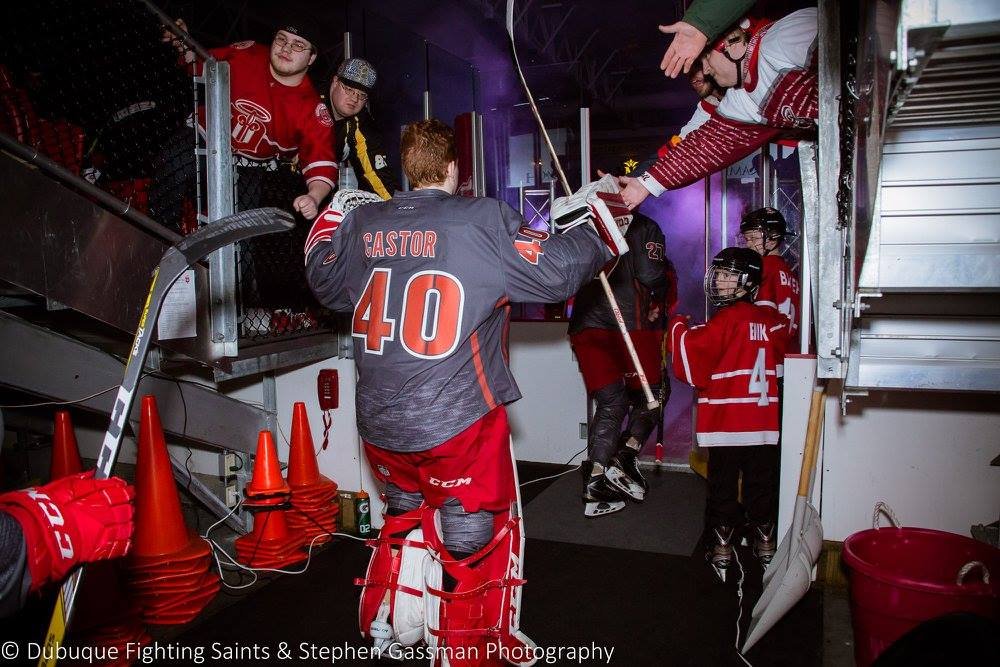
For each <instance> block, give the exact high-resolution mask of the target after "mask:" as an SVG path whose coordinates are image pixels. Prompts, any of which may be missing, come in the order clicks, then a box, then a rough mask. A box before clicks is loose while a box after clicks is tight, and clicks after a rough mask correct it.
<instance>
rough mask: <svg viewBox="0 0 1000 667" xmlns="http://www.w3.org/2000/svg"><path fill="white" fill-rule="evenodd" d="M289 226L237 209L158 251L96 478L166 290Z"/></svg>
mask: <svg viewBox="0 0 1000 667" xmlns="http://www.w3.org/2000/svg"><path fill="white" fill-rule="evenodd" d="M294 226H295V219H294V218H293V217H292V215H291V214H290V213H287V212H285V211H282V210H281V209H277V208H258V209H251V210H249V211H240V212H239V213H234V214H233V215H229V216H226V217H225V218H220V219H219V220H216V221H215V222H212V223H209V224H207V225H205V226H204V227H202V228H201V229H199V230H198V231H196V232H194V233H193V234H190V235H189V236H186V237H184V238H183V239H182V240H181V241H180V242H179V243H177V245H175V246H172V247H170V248H168V249H167V251H166V252H165V253H163V258H162V259H161V260H160V263H159V264H158V265H157V267H156V268H155V269H153V278H152V281H151V283H150V285H149V293H148V294H147V295H146V303H145V305H144V306H143V308H142V313H141V314H140V316H139V325H138V327H137V328H136V331H135V339H134V341H133V343H132V349H131V351H130V353H129V356H128V360H127V361H126V362H125V376H124V378H123V379H122V384H121V386H120V387H119V388H118V395H117V397H116V398H115V404H114V408H112V411H111V422H110V423H109V424H108V430H107V431H105V433H104V441H103V442H102V443H101V451H100V453H99V454H98V456H97V470H96V472H95V477H97V478H98V479H107V478H108V477H110V476H111V470H112V468H114V465H115V460H116V459H117V458H118V449H119V447H120V446H121V442H122V436H123V434H124V430H125V422H126V420H127V419H128V415H129V413H130V412H131V411H132V403H133V402H134V400H135V390H136V388H137V387H138V385H139V377H140V374H141V373H142V367H143V364H145V362H146V353H147V352H148V351H149V344H150V341H151V340H152V338H153V325H154V324H155V323H156V318H157V317H158V316H159V314H160V308H161V307H162V306H163V300H164V298H165V297H166V295H167V292H168V291H169V290H170V287H171V286H172V285H173V284H174V283H175V282H176V281H177V279H178V278H179V277H180V276H181V274H182V273H184V271H186V270H187V268H188V267H189V266H191V265H192V264H195V263H196V262H198V261H200V260H202V259H204V258H205V257H207V256H208V255H210V254H212V253H213V252H215V251H216V250H218V249H220V248H224V247H225V246H227V245H230V244H231V243H236V242H237V241H245V240H246V239H249V238H253V237H255V236H261V235H263V234H273V233H274V232H284V231H288V230H289V229H292V228H293V227H294ZM82 573H83V568H79V569H77V570H76V572H74V573H73V574H72V575H70V576H69V578H67V579H66V581H65V582H64V583H63V585H62V588H61V589H60V591H59V597H58V599H57V600H56V605H55V608H54V609H53V610H52V618H51V620H50V621H49V630H48V632H47V633H46V634H45V643H44V645H43V646H42V650H41V652H40V653H41V655H40V657H39V660H38V664H39V667H43V666H45V667H54V665H55V664H56V662H57V659H58V649H59V646H60V645H61V644H62V643H63V639H64V638H65V636H66V628H67V626H68V625H69V621H70V617H71V616H72V613H73V603H74V602H75V601H76V593H77V590H79V586H80V579H81V576H82Z"/></svg>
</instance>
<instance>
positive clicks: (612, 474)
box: [604, 466, 646, 501]
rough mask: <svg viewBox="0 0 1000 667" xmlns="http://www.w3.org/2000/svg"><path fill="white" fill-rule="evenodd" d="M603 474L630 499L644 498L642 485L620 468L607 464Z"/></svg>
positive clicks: (644, 493) (639, 499)
mask: <svg viewBox="0 0 1000 667" xmlns="http://www.w3.org/2000/svg"><path fill="white" fill-rule="evenodd" d="M604 476H605V477H607V478H608V481H609V482H611V484H612V486H614V487H615V488H616V489H618V490H619V491H621V492H622V493H624V494H626V495H628V497H629V498H631V499H632V500H638V501H642V500H643V499H645V497H646V492H645V491H643V489H642V486H641V485H640V484H637V483H636V482H633V481H632V478H630V477H629V476H628V475H626V474H625V473H624V472H622V470H621V469H620V468H616V467H615V466H609V467H608V468H606V469H605V471H604Z"/></svg>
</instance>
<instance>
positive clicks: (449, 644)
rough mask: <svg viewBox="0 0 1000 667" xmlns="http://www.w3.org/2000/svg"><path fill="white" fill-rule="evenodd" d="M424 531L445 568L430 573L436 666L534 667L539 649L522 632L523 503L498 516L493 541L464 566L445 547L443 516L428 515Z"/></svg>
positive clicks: (428, 635) (429, 626)
mask: <svg viewBox="0 0 1000 667" xmlns="http://www.w3.org/2000/svg"><path fill="white" fill-rule="evenodd" d="M423 526H424V536H425V543H426V544H427V549H428V552H429V553H430V556H431V559H432V560H434V561H436V562H438V563H439V564H440V568H439V569H437V570H436V571H430V572H427V571H425V573H426V574H427V576H426V577H425V589H426V595H425V597H424V601H425V618H426V631H425V636H424V638H425V640H426V642H427V645H428V646H429V647H431V648H432V649H434V650H432V652H431V653H432V663H431V664H432V665H438V666H439V667H481V666H483V665H491V666H493V665H502V664H504V663H510V664H513V665H520V666H522V667H529V666H530V665H533V664H534V663H535V661H536V659H537V657H536V655H535V654H536V649H537V647H536V646H535V643H534V642H533V641H531V639H529V638H528V637H527V636H525V635H524V633H522V632H521V630H520V621H521V588H522V586H523V585H524V583H525V579H524V578H523V570H524V561H523V555H524V532H523V530H522V524H521V517H520V503H519V502H517V501H515V502H512V503H511V507H510V510H508V511H505V512H499V513H497V514H495V515H494V521H493V528H494V535H493V538H492V539H491V540H490V542H489V543H488V544H486V546H484V547H483V548H482V549H480V550H479V551H478V552H476V553H475V554H473V555H471V556H469V557H468V558H464V559H462V560H455V559H454V558H453V557H452V556H451V554H450V553H449V552H448V550H447V548H446V547H445V546H444V543H443V541H442V536H441V526H440V515H439V513H438V511H437V510H435V509H432V508H428V509H427V510H426V511H425V514H424V521H423ZM444 573H447V574H448V575H449V576H450V577H451V578H452V579H453V580H454V581H455V585H454V588H453V589H452V590H449V591H445V590H443V587H442V576H443V574H444Z"/></svg>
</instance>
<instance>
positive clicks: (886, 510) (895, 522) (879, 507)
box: [872, 500, 899, 530]
mask: <svg viewBox="0 0 1000 667" xmlns="http://www.w3.org/2000/svg"><path fill="white" fill-rule="evenodd" d="M880 514H884V515H886V516H887V517H888V518H889V522H890V523H891V524H892V527H893V528H899V519H898V518H896V513H895V512H893V511H892V508H891V507H889V505H888V503H886V502H885V501H882V500H880V501H878V502H877V503H875V511H874V512H873V513H872V528H874V529H875V530H878V529H879V528H881V527H882V526H880V525H879V522H878V517H879V515H880Z"/></svg>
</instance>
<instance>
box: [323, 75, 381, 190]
mask: <svg viewBox="0 0 1000 667" xmlns="http://www.w3.org/2000/svg"><path fill="white" fill-rule="evenodd" d="M377 76H378V75H377V73H376V71H375V68H374V67H372V64H371V63H370V62H368V61H367V60H364V59H362V58H347V59H346V60H344V62H342V63H341V64H340V67H338V68H337V74H336V75H335V76H334V77H333V81H332V82H330V107H331V109H332V110H333V117H334V119H335V120H336V125H335V127H334V137H335V140H336V142H337V146H336V152H337V158H338V162H339V164H340V165H341V169H340V183H339V185H340V187H341V188H361V189H362V190H367V191H368V192H372V193H374V194H377V195H378V196H379V197H381V198H382V199H389V198H390V197H392V193H393V192H395V191H396V177H395V175H394V174H393V171H392V169H391V168H390V167H389V160H388V156H387V154H386V151H385V149H384V144H383V143H382V137H381V135H380V134H379V133H378V131H377V130H376V129H375V127H374V125H375V120H374V118H372V115H371V113H370V112H369V111H368V109H367V108H366V107H367V104H368V96H369V95H370V94H371V93H372V90H373V89H374V88H375V81H376V80H377ZM345 162H346V163H347V164H346V165H345V164H344V163H345ZM345 167H348V168H345Z"/></svg>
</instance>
